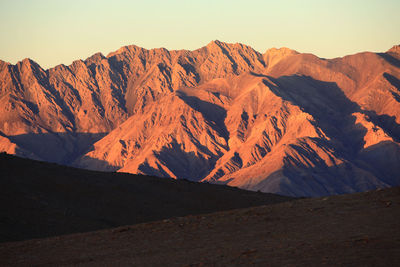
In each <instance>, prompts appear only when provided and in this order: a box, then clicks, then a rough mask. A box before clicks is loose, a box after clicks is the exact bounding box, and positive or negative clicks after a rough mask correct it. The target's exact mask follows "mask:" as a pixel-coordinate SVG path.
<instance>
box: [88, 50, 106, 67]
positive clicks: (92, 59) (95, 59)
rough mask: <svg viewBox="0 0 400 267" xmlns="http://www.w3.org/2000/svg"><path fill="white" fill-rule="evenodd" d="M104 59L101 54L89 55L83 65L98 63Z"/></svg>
mask: <svg viewBox="0 0 400 267" xmlns="http://www.w3.org/2000/svg"><path fill="white" fill-rule="evenodd" d="M104 58H105V56H104V55H103V54H102V53H101V52H98V53H96V54H94V55H91V56H90V57H88V58H87V59H85V63H86V64H93V63H99V62H100V61H101V60H102V59H104Z"/></svg>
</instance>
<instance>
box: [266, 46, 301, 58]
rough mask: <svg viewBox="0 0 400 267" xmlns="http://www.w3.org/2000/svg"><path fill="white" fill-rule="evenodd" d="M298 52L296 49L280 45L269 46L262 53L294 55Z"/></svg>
mask: <svg viewBox="0 0 400 267" xmlns="http://www.w3.org/2000/svg"><path fill="white" fill-rule="evenodd" d="M296 54H299V52H297V51H296V50H293V49H290V48H287V47H281V48H275V47H273V48H270V49H268V50H267V51H265V53H264V55H281V56H282V55H296Z"/></svg>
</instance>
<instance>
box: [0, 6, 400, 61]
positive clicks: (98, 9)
mask: <svg viewBox="0 0 400 267" xmlns="http://www.w3.org/2000/svg"><path fill="white" fill-rule="evenodd" d="M399 14H400V1H399V0H380V1H379V0H363V1H361V0H352V1H351V0H335V1H331V0H325V1H324V0H303V1H301V0H276V1H270V0H264V1H262V0H246V1H237V0H229V1H228V0H213V1H209V0H199V1H190V0H186V1H184V0H170V1H167V0H164V1H162V0H147V1H146V0H141V1H128V0H112V1H104V0H96V1H95V0H86V1H85V0H68V1H67V0H65V1H61V0H0V36H1V39H0V59H2V60H5V61H8V62H11V63H13V64H14V63H16V62H17V61H19V60H21V59H23V58H26V57H29V58H32V59H33V60H35V61H37V62H38V63H39V64H40V65H42V66H43V67H44V68H49V67H53V66H55V65H58V64H61V63H63V64H70V63H71V62H72V61H73V60H75V59H79V58H82V59H85V58H87V57H88V56H90V55H92V54H94V53H96V52H99V51H100V52H102V53H103V54H105V55H107V54H108V53H109V52H111V51H115V50H117V49H118V48H120V47H121V46H123V45H129V44H136V45H138V46H142V47H144V48H155V47H165V48H167V49H190V50H193V49H197V48H200V47H202V46H204V45H206V44H207V43H208V42H210V41H211V40H215V39H218V40H220V41H224V42H241V43H245V44H248V45H250V46H252V47H253V48H254V49H256V50H258V51H260V52H264V51H265V50H266V49H268V48H271V47H281V46H286V47H289V48H292V49H296V50H298V51H299V52H310V53H314V54H316V55H318V56H320V57H326V58H332V57H338V56H344V55H346V54H352V53H356V52H360V51H386V50H387V49H389V48H390V47H391V46H392V45H394V44H399V43H400V16H399Z"/></svg>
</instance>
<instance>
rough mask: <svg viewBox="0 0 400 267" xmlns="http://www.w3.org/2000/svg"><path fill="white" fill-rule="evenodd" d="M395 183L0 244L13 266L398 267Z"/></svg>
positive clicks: (399, 210)
mask: <svg viewBox="0 0 400 267" xmlns="http://www.w3.org/2000/svg"><path fill="white" fill-rule="evenodd" d="M399 221H400V188H399V187H395V188H390V189H383V190H382V189H381V190H378V191H369V192H365V193H357V194H349V195H340V196H331V197H325V198H311V199H301V200H294V201H289V202H285V203H279V204H274V205H267V206H260V207H252V208H247V209H240V210H231V211H223V212H217V213H212V214H207V215H197V216H187V217H180V218H173V219H168V220H163V221H158V222H151V223H144V224H138V225H133V226H124V227H119V228H114V229H108V230H103V231H98V232H91V233H84V234H75V235H67V236H60V237H54V238H48V239H40V240H39V239H36V240H29V241H23V242H14V243H1V244H0V256H1V257H0V264H1V265H10V264H11V265H17V266H32V265H45V266H54V265H57V266H76V265H79V266H98V265H107V266H109V265H121V266H130V265H134V266H145V265H146V266H147V265H151V266H165V265H168V266H214V265H216V266H220V265H221V266H237V265H239V266H249V265H252V266H287V265H294V266H319V265H324V264H325V265H329V266H338V265H340V266H342V265H343V266H398V265H399V264H400V256H399V255H400V232H399V231H398V229H399Z"/></svg>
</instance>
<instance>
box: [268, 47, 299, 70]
mask: <svg viewBox="0 0 400 267" xmlns="http://www.w3.org/2000/svg"><path fill="white" fill-rule="evenodd" d="M297 54H299V52H297V51H295V50H293V49H290V48H287V47H281V48H275V47H274V48H270V49H268V50H267V51H266V52H265V53H264V55H263V58H264V61H265V65H266V66H268V68H270V67H272V66H273V65H275V64H276V63H277V62H279V61H280V60H281V59H283V58H285V57H288V56H293V55H297Z"/></svg>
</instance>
